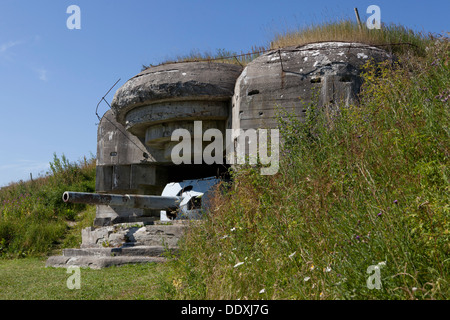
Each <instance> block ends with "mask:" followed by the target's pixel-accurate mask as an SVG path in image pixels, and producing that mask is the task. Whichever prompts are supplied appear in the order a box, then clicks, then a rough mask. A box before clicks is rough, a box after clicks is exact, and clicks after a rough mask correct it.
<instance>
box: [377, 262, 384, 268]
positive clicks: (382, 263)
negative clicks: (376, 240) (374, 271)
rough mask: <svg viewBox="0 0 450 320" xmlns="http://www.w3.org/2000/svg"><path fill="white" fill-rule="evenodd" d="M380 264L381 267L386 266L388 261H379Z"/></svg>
mask: <svg viewBox="0 0 450 320" xmlns="http://www.w3.org/2000/svg"><path fill="white" fill-rule="evenodd" d="M378 266H379V267H384V266H386V261H381V262H378Z"/></svg>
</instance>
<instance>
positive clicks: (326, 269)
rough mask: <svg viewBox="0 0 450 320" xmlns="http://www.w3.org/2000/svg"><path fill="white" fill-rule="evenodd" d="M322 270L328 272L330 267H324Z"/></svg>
mask: <svg viewBox="0 0 450 320" xmlns="http://www.w3.org/2000/svg"><path fill="white" fill-rule="evenodd" d="M323 271H325V272H330V271H331V268H330V267H326V268H325V269H324V270H323Z"/></svg>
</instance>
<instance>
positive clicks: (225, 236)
mask: <svg viewBox="0 0 450 320" xmlns="http://www.w3.org/2000/svg"><path fill="white" fill-rule="evenodd" d="M228 237H229V235H227V234H226V235H224V236H223V237H222V238H220V239H226V238H228Z"/></svg>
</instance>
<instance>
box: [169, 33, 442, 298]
mask: <svg viewBox="0 0 450 320" xmlns="http://www.w3.org/2000/svg"><path fill="white" fill-rule="evenodd" d="M426 52H427V55H426V57H425V58H420V57H417V58H416V59H410V60H404V61H400V63H399V64H396V65H394V66H391V65H388V64H381V65H379V66H374V65H370V64H368V65H367V66H366V69H365V72H364V74H363V77H364V80H365V82H364V85H363V88H362V92H361V95H360V104H359V105H358V106H355V105H353V106H350V107H348V108H346V107H344V106H340V107H339V110H340V111H339V112H334V113H333V112H332V111H331V110H329V111H330V112H316V110H315V105H314V104H312V105H310V106H309V107H308V108H307V109H308V116H307V119H306V121H305V122H299V121H297V120H296V119H294V118H291V119H290V118H289V117H286V116H285V117H283V118H282V119H280V130H281V131H280V132H281V135H282V137H283V138H284V140H285V145H284V150H283V152H282V156H281V157H280V158H281V163H280V171H279V173H278V174H276V175H274V176H262V175H260V174H259V170H258V169H255V168H247V169H243V170H241V171H238V172H236V173H235V177H234V181H233V183H232V184H231V185H229V186H228V187H229V189H228V191H225V192H224V191H223V190H221V191H218V192H217V196H216V198H215V203H214V206H213V207H214V209H213V210H212V211H211V212H209V213H208V216H207V218H206V219H205V221H204V223H203V224H197V225H195V226H193V227H192V228H191V229H190V231H189V233H188V235H187V236H186V238H185V239H184V241H183V243H182V244H181V248H182V250H181V257H180V259H179V260H176V261H173V262H172V265H171V266H172V268H173V274H172V275H171V279H170V280H169V282H170V281H171V282H172V284H173V285H172V292H173V294H174V296H175V297H176V298H180V299H259V298H265V299H416V298H417V299H448V297H449V293H450V292H449V282H450V279H449V271H450V270H449V263H450V259H449V256H450V242H449V228H450V219H449V218H450V216H449V201H448V200H449V198H448V191H449V181H448V177H449V174H450V172H449V165H448V164H449V163H448V160H449V150H448V148H449V122H448V121H449V119H450V117H449V99H450V91H449V89H448V88H450V77H449V71H450V70H449V65H448V63H449V42H448V39H441V40H437V39H436V40H435V41H434V42H433V44H432V45H431V46H429V47H428V49H427V51H426ZM371 265H378V266H379V267H380V270H381V271H380V275H381V283H382V288H381V289H380V290H377V289H373V290H370V289H368V287H367V282H366V281H367V278H368V277H369V275H370V274H368V273H367V269H368V267H369V266H371ZM372 273H373V272H372ZM168 287H169V286H168Z"/></svg>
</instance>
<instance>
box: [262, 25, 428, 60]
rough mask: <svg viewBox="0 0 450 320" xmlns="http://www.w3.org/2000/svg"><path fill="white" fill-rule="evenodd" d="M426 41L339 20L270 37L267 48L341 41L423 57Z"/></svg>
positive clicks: (392, 28) (402, 30) (399, 30)
mask: <svg viewBox="0 0 450 320" xmlns="http://www.w3.org/2000/svg"><path fill="white" fill-rule="evenodd" d="M430 40H431V38H430V36H429V35H424V34H420V33H416V32H414V31H413V30H411V29H408V28H406V27H404V26H399V25H395V24H391V25H383V26H382V27H381V29H368V28H367V27H366V26H365V24H363V26H362V28H361V29H359V26H358V24H357V23H355V22H353V21H351V20H341V21H335V22H327V23H322V24H319V25H310V26H308V27H302V28H299V29H297V30H289V31H286V32H284V33H279V34H277V35H276V36H275V37H274V40H273V41H272V42H271V45H270V47H271V49H276V48H283V47H288V46H298V45H304V44H307V43H312V42H321V41H345V42H359V43H365V44H369V45H374V46H381V47H382V48H383V49H384V50H386V51H389V52H393V53H396V54H400V53H405V52H413V53H415V54H418V55H424V50H425V47H426V46H427V45H428V44H429V41H430ZM398 43H408V44H409V45H396V44H398Z"/></svg>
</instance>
